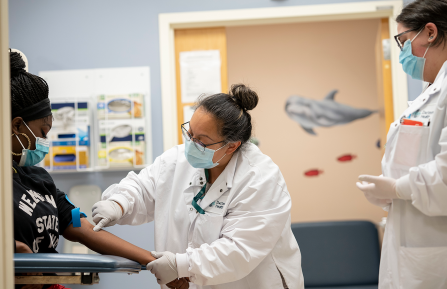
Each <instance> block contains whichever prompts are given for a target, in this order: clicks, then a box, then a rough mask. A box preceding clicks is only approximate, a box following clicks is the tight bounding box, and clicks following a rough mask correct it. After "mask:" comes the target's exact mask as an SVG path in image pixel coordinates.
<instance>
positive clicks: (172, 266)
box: [146, 251, 178, 284]
mask: <svg viewBox="0 0 447 289" xmlns="http://www.w3.org/2000/svg"><path fill="white" fill-rule="evenodd" d="M151 254H152V256H154V257H155V258H157V260H155V261H152V262H150V263H147V265H146V268H147V270H149V271H151V273H152V274H154V275H155V278H157V283H158V284H167V283H169V282H171V281H172V280H174V279H177V278H178V272H177V262H176V261H175V254H174V253H171V252H168V251H165V252H155V251H152V252H151Z"/></svg>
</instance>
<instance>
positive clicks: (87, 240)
mask: <svg viewBox="0 0 447 289" xmlns="http://www.w3.org/2000/svg"><path fill="white" fill-rule="evenodd" d="M63 236H64V237H65V238H66V239H68V240H70V241H73V242H79V243H81V244H84V245H85V246H87V247H88V248H90V249H91V250H93V251H95V252H98V253H100V254H103V255H114V256H120V257H124V258H127V259H130V260H134V261H137V262H138V263H140V264H143V265H146V264H147V263H149V262H152V261H153V260H155V258H154V257H152V255H151V253H150V252H149V251H147V250H144V249H142V248H139V247H137V246H135V245H133V244H131V243H129V242H127V241H124V240H123V239H121V238H119V237H117V236H115V235H113V234H111V233H109V232H107V231H104V230H100V231H99V232H95V231H93V225H92V224H90V223H89V221H87V219H85V218H83V219H81V227H78V228H73V226H72V225H70V226H69V227H68V228H67V229H65V231H64V235H63Z"/></svg>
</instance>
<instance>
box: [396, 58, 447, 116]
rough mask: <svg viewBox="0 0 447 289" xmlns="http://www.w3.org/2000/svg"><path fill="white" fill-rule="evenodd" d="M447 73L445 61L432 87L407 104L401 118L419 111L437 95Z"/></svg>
mask: <svg viewBox="0 0 447 289" xmlns="http://www.w3.org/2000/svg"><path fill="white" fill-rule="evenodd" d="M446 72H447V61H446V62H444V64H443V65H442V67H441V69H440V70H439V72H438V75H436V78H435V81H434V82H433V84H432V85H430V86H429V87H428V88H427V89H426V90H425V91H424V92H422V93H421V95H419V96H418V97H417V98H416V99H415V100H414V101H412V102H411V103H410V102H408V104H409V105H410V107H409V108H408V109H407V110H406V111H405V112H404V113H403V114H402V115H401V118H402V117H404V116H407V115H409V114H411V113H413V112H415V111H417V110H418V109H420V108H421V107H422V106H423V105H424V104H425V103H426V102H427V101H428V100H429V99H430V97H432V96H433V95H434V94H436V93H438V92H439V91H440V90H441V86H442V83H443V81H444V78H445V77H446Z"/></svg>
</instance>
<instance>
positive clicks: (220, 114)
mask: <svg viewBox="0 0 447 289" xmlns="http://www.w3.org/2000/svg"><path fill="white" fill-rule="evenodd" d="M258 101H259V97H258V95H257V94H256V92H254V91H253V90H251V89H250V88H249V87H247V86H245V85H244V84H233V85H232V86H231V90H230V92H229V93H228V94H226V93H218V94H214V95H212V96H208V97H206V96H201V97H200V98H199V100H198V103H197V104H196V106H195V108H196V109H197V108H199V107H202V108H203V109H204V110H205V111H206V112H209V113H211V114H212V115H213V116H214V117H215V118H216V119H217V121H218V124H219V130H220V131H219V133H220V135H221V136H223V137H224V138H225V140H226V141H227V142H237V141H240V142H241V143H242V145H244V144H245V143H247V142H248V141H249V140H250V137H251V133H252V129H253V126H252V123H251V116H250V113H248V111H249V110H252V109H254V108H255V107H256V105H257V104H258ZM241 147H242V146H240V147H239V148H238V149H237V150H239V149H240V148H241Z"/></svg>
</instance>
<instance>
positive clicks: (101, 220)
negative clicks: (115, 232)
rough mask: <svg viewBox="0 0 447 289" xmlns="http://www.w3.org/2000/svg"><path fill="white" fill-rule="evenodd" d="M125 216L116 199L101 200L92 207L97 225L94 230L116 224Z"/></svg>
mask: <svg viewBox="0 0 447 289" xmlns="http://www.w3.org/2000/svg"><path fill="white" fill-rule="evenodd" d="M122 216H123V211H122V210H121V207H120V205H118V203H116V202H114V201H99V202H96V203H95V204H94V205H93V207H92V217H93V222H94V223H95V224H96V226H95V227H94V228H93V231H95V232H98V231H99V230H101V229H102V228H103V227H109V226H113V225H116V223H117V222H118V220H119V219H120V218H121V217H122Z"/></svg>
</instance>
